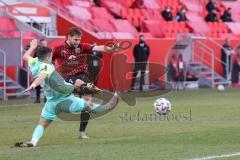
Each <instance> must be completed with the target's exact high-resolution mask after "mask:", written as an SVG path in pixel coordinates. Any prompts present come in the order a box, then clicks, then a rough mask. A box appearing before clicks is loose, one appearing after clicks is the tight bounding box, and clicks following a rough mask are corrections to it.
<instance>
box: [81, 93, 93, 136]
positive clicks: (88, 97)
mask: <svg viewBox="0 0 240 160" xmlns="http://www.w3.org/2000/svg"><path fill="white" fill-rule="evenodd" d="M82 98H83V99H84V100H86V101H87V102H88V103H90V104H92V103H93V102H92V96H91V95H83V96H82ZM89 118H90V115H89V113H88V111H83V112H82V113H81V115H80V127H79V138H81V139H86V138H89V137H88V136H87V134H86V132H85V130H86V128H87V125H88V121H89Z"/></svg>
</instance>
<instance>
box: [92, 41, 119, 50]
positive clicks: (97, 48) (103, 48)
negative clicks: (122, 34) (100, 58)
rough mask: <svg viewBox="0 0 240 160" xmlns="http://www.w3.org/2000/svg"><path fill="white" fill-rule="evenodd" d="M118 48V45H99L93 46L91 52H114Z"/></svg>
mask: <svg viewBox="0 0 240 160" xmlns="http://www.w3.org/2000/svg"><path fill="white" fill-rule="evenodd" d="M118 48H119V43H116V44H115V45H113V46H111V47H109V46H105V45H100V46H94V47H93V49H92V50H93V51H98V52H115V51H117V49H118Z"/></svg>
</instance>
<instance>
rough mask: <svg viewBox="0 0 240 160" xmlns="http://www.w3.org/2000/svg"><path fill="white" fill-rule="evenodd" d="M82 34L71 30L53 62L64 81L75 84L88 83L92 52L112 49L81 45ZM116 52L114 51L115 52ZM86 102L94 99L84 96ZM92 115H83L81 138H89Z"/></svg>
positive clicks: (58, 48) (56, 51) (73, 29)
mask: <svg viewBox="0 0 240 160" xmlns="http://www.w3.org/2000/svg"><path fill="white" fill-rule="evenodd" d="M81 37H82V32H81V31H80V30H78V29H77V28H71V29H69V32H68V36H67V40H66V41H65V44H63V45H60V46H57V47H56V48H55V49H54V52H53V61H54V62H55V68H56V70H57V71H58V72H59V73H60V74H61V75H62V76H63V77H64V79H65V80H66V81H67V82H69V83H72V84H74V83H75V81H76V80H77V79H81V80H82V81H84V82H88V81H89V79H88V76H87V73H88V59H87V57H88V55H89V54H91V53H92V52H91V51H99V52H108V51H110V50H111V49H112V48H109V47H106V46H104V45H100V46H93V45H91V44H88V43H81ZM106 49H107V50H106ZM113 51H114V50H113ZM82 98H85V99H86V100H89V99H92V96H91V95H82ZM89 117H90V115H89V114H88V113H87V112H82V113H81V117H80V119H81V122H80V129H79V131H80V135H79V138H88V137H87V135H86V133H85V129H86V127H87V124H88V120H89Z"/></svg>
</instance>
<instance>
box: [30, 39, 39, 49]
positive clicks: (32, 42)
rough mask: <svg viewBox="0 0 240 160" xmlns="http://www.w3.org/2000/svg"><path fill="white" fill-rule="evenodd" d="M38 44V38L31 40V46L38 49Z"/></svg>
mask: <svg viewBox="0 0 240 160" xmlns="http://www.w3.org/2000/svg"><path fill="white" fill-rule="evenodd" d="M37 46H38V41H37V39H33V40H32V41H31V42H30V48H32V49H36V48H37Z"/></svg>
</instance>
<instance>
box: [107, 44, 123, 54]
mask: <svg viewBox="0 0 240 160" xmlns="http://www.w3.org/2000/svg"><path fill="white" fill-rule="evenodd" d="M120 48H121V47H120V43H115V44H113V45H112V46H111V47H110V46H106V50H107V51H108V52H116V51H118V50H120Z"/></svg>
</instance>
